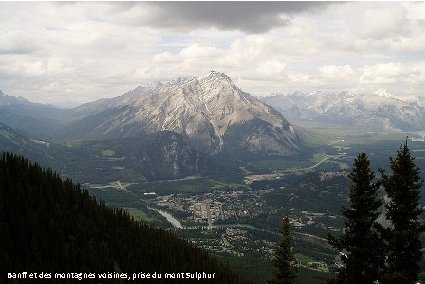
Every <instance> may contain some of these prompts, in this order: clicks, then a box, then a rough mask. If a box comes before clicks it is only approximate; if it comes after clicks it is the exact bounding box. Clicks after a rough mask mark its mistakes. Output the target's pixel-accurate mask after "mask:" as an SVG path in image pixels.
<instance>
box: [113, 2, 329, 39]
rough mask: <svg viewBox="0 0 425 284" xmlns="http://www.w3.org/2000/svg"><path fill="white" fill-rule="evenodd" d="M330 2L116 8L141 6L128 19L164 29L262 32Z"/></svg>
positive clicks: (164, 4)
mask: <svg viewBox="0 0 425 284" xmlns="http://www.w3.org/2000/svg"><path fill="white" fill-rule="evenodd" d="M327 5H329V3H328V2H296V1H294V2H141V3H122V4H119V5H117V6H116V7H115V8H114V10H115V11H116V12H122V11H123V10H128V9H134V8H136V7H137V8H139V9H142V10H144V11H145V13H143V14H141V15H140V16H138V15H137V14H133V15H132V16H131V17H130V18H127V22H128V23H129V24H133V25H147V26H152V27H162V28H183V29H196V28H205V27H215V28H218V29H221V30H240V31H244V32H248V33H262V32H266V31H268V30H271V29H273V28H275V27H279V26H284V25H287V24H289V23H290V18H291V17H292V16H293V15H294V14H297V13H302V12H311V11H317V10H319V9H323V8H325V7H326V6H327Z"/></svg>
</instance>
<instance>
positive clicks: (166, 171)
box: [52, 131, 224, 183]
mask: <svg viewBox="0 0 425 284" xmlns="http://www.w3.org/2000/svg"><path fill="white" fill-rule="evenodd" d="M52 155H54V156H60V157H62V161H63V162H64V163H65V165H66V169H65V170H66V174H67V175H68V176H70V177H72V178H73V179H78V180H80V181H83V182H90V183H108V182H112V181H117V180H131V181H142V180H169V179H179V178H184V177H187V176H204V175H211V174H214V173H216V172H218V171H219V170H220V169H221V168H223V167H224V166H223V165H221V163H220V164H219V163H217V162H216V161H215V160H214V159H212V157H210V156H209V155H206V154H204V153H200V152H199V151H197V150H196V149H194V148H193V147H191V146H190V145H189V143H188V141H187V138H185V137H184V136H183V135H181V134H178V133H175V132H171V131H161V132H156V133H152V134H145V135H139V136H136V137H129V138H121V139H108V140H88V141H82V142H79V143H76V144H73V145H72V146H70V147H66V148H65V149H62V152H58V151H56V152H55V153H52ZM219 165H220V166H219Z"/></svg>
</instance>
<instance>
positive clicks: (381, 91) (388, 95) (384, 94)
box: [375, 88, 395, 98]
mask: <svg viewBox="0 0 425 284" xmlns="http://www.w3.org/2000/svg"><path fill="white" fill-rule="evenodd" d="M375 95H377V96H380V97H385V98H394V97H395V96H394V94H392V93H391V92H389V91H388V90H386V89H384V88H380V89H379V90H377V91H376V92H375Z"/></svg>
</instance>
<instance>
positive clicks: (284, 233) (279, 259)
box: [270, 216, 298, 284]
mask: <svg viewBox="0 0 425 284" xmlns="http://www.w3.org/2000/svg"><path fill="white" fill-rule="evenodd" d="M290 230H291V225H290V223H289V218H288V216H285V217H284V218H283V219H282V224H281V227H280V229H279V233H280V234H281V239H280V242H279V243H278V244H277V245H276V248H275V251H274V256H273V264H274V265H275V273H274V274H275V275H274V279H273V280H272V281H270V283H281V284H291V283H293V279H294V278H295V276H296V274H297V271H298V269H297V268H296V267H295V257H294V254H293V253H292V242H293V240H292V236H291V231H290Z"/></svg>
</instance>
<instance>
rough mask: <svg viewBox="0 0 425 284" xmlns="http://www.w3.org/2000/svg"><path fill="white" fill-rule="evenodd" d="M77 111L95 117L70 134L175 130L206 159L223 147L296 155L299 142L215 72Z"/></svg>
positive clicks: (276, 117) (282, 122)
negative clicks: (80, 130) (79, 130)
mask: <svg viewBox="0 0 425 284" xmlns="http://www.w3.org/2000/svg"><path fill="white" fill-rule="evenodd" d="M79 111H80V112H84V111H91V112H94V114H93V115H91V116H88V117H86V118H84V119H83V120H82V121H80V123H79V124H78V123H77V126H74V127H73V128H72V127H71V129H70V131H69V133H75V130H76V129H84V125H89V126H90V129H84V132H83V133H81V132H80V135H81V134H82V137H79V138H94V137H104V138H117V137H132V136H135V135H137V134H142V133H155V132H159V131H173V132H176V133H179V134H183V135H185V136H187V137H188V138H189V141H190V143H191V145H192V146H194V147H195V148H197V149H199V150H201V151H202V152H205V153H208V154H217V153H220V152H222V151H223V149H224V148H225V147H241V149H244V150H245V151H248V152H252V153H261V152H264V153H268V154H276V155H291V154H294V153H296V152H297V151H298V150H299V148H298V146H297V143H298V137H297V135H296V134H295V132H294V130H293V128H292V126H291V125H290V124H289V122H288V121H287V120H286V119H285V118H284V117H283V115H281V114H280V113H279V112H277V111H275V110H274V109H273V108H271V107H270V106H268V105H266V104H264V103H263V102H261V101H260V100H259V99H257V98H255V97H253V96H251V95H250V94H248V93H245V92H243V91H242V90H241V89H239V88H238V87H237V86H236V85H235V84H234V83H233V81H232V80H231V79H230V78H229V77H228V76H226V75H225V74H223V73H218V72H215V71H211V72H210V73H209V74H207V75H206V76H203V77H198V78H195V77H188V78H178V79H176V80H173V81H170V82H167V83H154V84H151V85H147V86H144V87H138V88H136V89H135V90H133V91H130V92H128V93H126V94H124V95H123V96H121V97H117V98H113V99H110V100H101V101H97V102H94V103H90V104H87V105H83V106H81V107H79ZM240 132H241V133H240ZM236 137H237V138H238V140H235V139H236Z"/></svg>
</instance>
